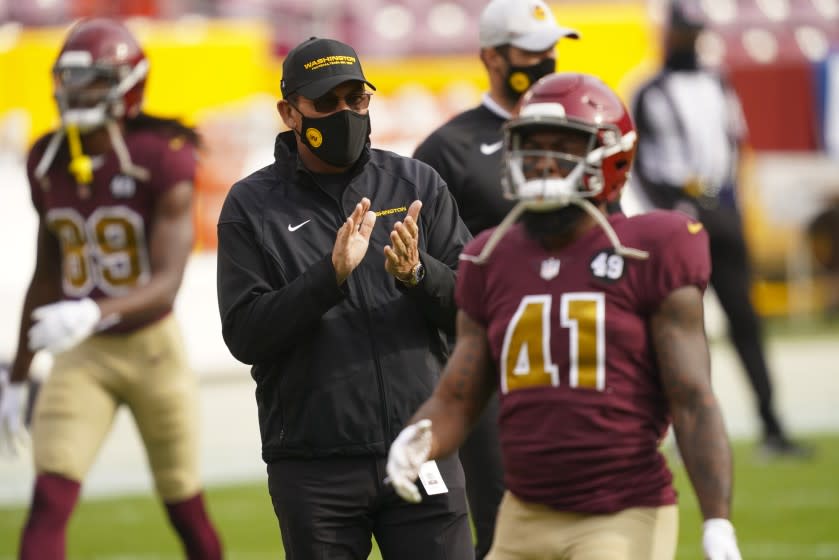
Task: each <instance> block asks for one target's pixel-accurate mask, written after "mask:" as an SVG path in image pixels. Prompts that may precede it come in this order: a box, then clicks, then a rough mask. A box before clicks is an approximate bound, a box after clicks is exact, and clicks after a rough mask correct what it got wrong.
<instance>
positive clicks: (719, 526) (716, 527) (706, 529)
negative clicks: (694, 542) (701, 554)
mask: <svg viewBox="0 0 839 560" xmlns="http://www.w3.org/2000/svg"><path fill="white" fill-rule="evenodd" d="M702 550H703V551H705V558H706V559H707V560H742V558H743V557H742V556H740V550H739V549H738V548H737V537H736V536H735V535H734V525H732V524H731V521H729V520H728V519H722V518H714V519H707V520H705V523H703V524H702Z"/></svg>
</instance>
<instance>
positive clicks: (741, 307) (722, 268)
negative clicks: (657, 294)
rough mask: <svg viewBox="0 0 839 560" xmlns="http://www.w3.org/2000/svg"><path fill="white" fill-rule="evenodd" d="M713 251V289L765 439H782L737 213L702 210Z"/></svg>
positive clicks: (730, 210)
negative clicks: (774, 437) (753, 303)
mask: <svg viewBox="0 0 839 560" xmlns="http://www.w3.org/2000/svg"><path fill="white" fill-rule="evenodd" d="M699 219H700V220H701V221H702V223H703V224H704V225H705V228H706V229H707V230H708V235H709V238H710V248H711V266H712V267H713V268H712V270H711V285H712V286H713V288H714V291H715V292H716V294H717V297H718V299H719V301H720V305H721V306H722V308H723V311H724V312H725V315H726V317H727V318H728V325H729V335H730V337H731V342H732V344H733V345H734V348H735V349H736V350H737V354H738V356H739V357H740V361H741V362H742V364H743V367H744V369H745V370H746V373H747V374H748V377H749V382H750V383H751V386H752V390H753V391H754V394H755V398H756V400H757V406H758V412H759V414H760V419H761V421H762V423H763V432H764V435H780V434H781V432H782V429H781V426H780V423H779V421H778V418H777V416H776V414H775V410H774V407H773V404H772V383H771V381H770V378H769V371H768V368H767V366H766V356H765V352H764V348H763V335H762V332H761V331H762V329H761V322H760V319H759V317H758V315H757V313H756V312H755V309H754V306H753V305H752V300H751V293H750V290H749V286H750V285H751V267H750V266H749V255H748V251H747V248H746V241H745V239H744V237H743V224H742V221H741V219H740V214H739V213H738V212H737V210H736V209H734V208H730V207H720V208H717V209H714V210H704V209H703V210H700V213H699Z"/></svg>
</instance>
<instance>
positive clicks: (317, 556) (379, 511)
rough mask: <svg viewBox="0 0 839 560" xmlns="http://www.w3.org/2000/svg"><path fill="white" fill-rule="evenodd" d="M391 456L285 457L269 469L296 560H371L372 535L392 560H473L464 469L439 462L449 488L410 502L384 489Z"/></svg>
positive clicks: (289, 552)
mask: <svg viewBox="0 0 839 560" xmlns="http://www.w3.org/2000/svg"><path fill="white" fill-rule="evenodd" d="M385 464H386V459H385V458H376V457H346V458H329V459H316V460H295V459H286V460H281V461H275V462H272V463H270V464H269V465H268V490H269V492H270V494H271V501H272V503H273V505H274V512H275V513H276V515H277V519H278V520H279V524H280V532H281V533H282V538H283V547H284V548H285V554H286V558H288V559H289V560H350V559H352V560H364V559H366V558H367V557H368V555H369V554H370V550H371V548H372V544H371V535H372V536H375V537H376V542H377V543H378V545H379V549H380V550H381V553H382V558H384V559H385V560H397V559H398V560H414V559H415V560H438V559H439V560H460V559H466V560H469V559H471V558H473V550H472V533H471V531H470V528H469V519H468V515H467V511H466V491H465V488H464V477H463V470H462V468H461V466H460V461H458V459H457V457H456V456H451V457H447V458H446V459H443V460H439V461H437V464H438V466H439V468H440V473H441V474H442V476H443V480H444V481H445V483H446V486H447V487H448V489H449V491H448V493H445V494H437V495H434V496H428V495H426V494H425V491H424V490H422V485H421V484H419V483H418V486H419V487H420V492H421V493H422V496H423V498H422V502H421V503H419V504H410V503H408V502H405V501H404V500H402V498H400V497H399V496H398V495H396V493H395V492H394V491H393V488H391V487H390V486H388V485H385V484H384V483H383V482H382V481H383V480H384V478H385V476H386V474H385Z"/></svg>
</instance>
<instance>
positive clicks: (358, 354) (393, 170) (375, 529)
mask: <svg viewBox="0 0 839 560" xmlns="http://www.w3.org/2000/svg"><path fill="white" fill-rule="evenodd" d="M368 87H369V88H372V89H375V88H374V87H373V85H372V84H371V83H370V82H369V81H368V80H367V78H366V77H365V76H364V73H363V71H362V68H361V63H360V61H359V59H358V55H357V53H356V52H355V50H354V49H353V48H352V47H350V46H349V45H347V44H344V43H342V42H340V41H335V40H332V39H325V38H316V37H312V38H310V39H308V40H306V41H304V42H302V43H300V44H299V45H297V46H296V47H295V48H294V49H292V50H291V52H289V54H288V56H287V57H286V59H285V60H284V61H283V76H282V82H281V86H280V89H281V91H282V96H283V98H282V99H281V100H280V101H279V102H278V103H277V110H278V112H279V114H280V116H281V117H282V119H283V122H284V123H285V125H286V126H287V127H288V128H289V129H290V130H288V131H286V132H282V133H280V134H279V135H278V136H277V138H276V142H275V145H274V158H275V161H274V163H272V164H271V165H269V166H267V167H265V168H263V169H261V170H259V171H257V172H255V173H253V174H251V175H249V176H248V177H245V178H244V179H242V180H241V181H239V182H237V183H236V184H235V185H233V187H232V189H231V190H230V192H229V194H228V196H227V198H226V200H225V202H224V206H223V208H222V211H221V216H220V217H219V224H218V240H219V248H218V298H219V310H220V314H221V322H222V334H223V335H224V340H225V343H226V344H227V346H228V348H229V349H230V352H231V353H232V354H233V356H234V357H236V358H237V359H238V360H240V361H242V362H244V363H247V364H252V365H253V367H252V369H251V374H252V376H253V378H254V380H255V381H256V402H257V407H258V410H259V424H260V432H261V436H262V458H263V460H264V461H265V462H266V463H267V465H268V468H267V470H268V491H269V493H270V495H271V501H272V503H273V505H274V512H275V514H276V516H277V519H278V521H279V525H280V532H281V534H282V539H283V546H284V548H285V552H286V554H287V555H288V557H289V558H294V559H295V560H320V559H323V558H330V559H357V560H362V559H366V558H367V557H368V555H369V553H370V550H371V546H372V545H371V535H372V536H375V538H376V542H377V543H378V545H379V549H380V551H381V553H382V556H383V557H384V558H385V559H400V560H411V559H416V560H434V559H439V560H443V559H469V558H472V557H473V549H472V534H471V531H470V527H469V518H468V513H467V505H466V489H465V482H464V475H463V469H462V467H461V465H460V461H459V460H458V458H457V455H456V454H451V456H448V457H440V458H439V461H438V462H437V463H429V464H428V465H426V467H425V469H426V470H425V471H424V473H425V478H424V482H425V485H424V489H425V494H426V500H425V502H424V503H423V506H422V507H419V508H411V507H407V505H406V504H405V503H404V502H403V501H402V500H401V499H400V498H399V497H398V496H397V495H396V493H395V492H394V491H393V489H392V488H391V487H390V486H389V485H387V484H386V483H385V482H384V478H385V461H386V457H387V449H388V447H389V446H390V443H391V442H392V441H393V439H394V438H395V437H396V435H397V434H398V433H399V430H401V429H402V427H403V426H404V425H405V423H406V421H407V420H408V418H409V417H410V415H411V414H412V413H413V411H414V410H415V409H416V407H417V406H419V404H420V403H421V402H423V401H424V400H425V399H426V398H428V396H429V395H430V394H431V392H432V390H433V389H434V386H435V385H436V384H437V381H438V380H439V376H440V372H441V371H442V369H443V365H444V364H445V362H446V359H447V357H448V354H449V352H448V347H447V345H446V338H445V337H446V334H450V333H453V331H454V318H455V313H456V309H455V305H454V283H455V269H456V267H457V262H458V255H459V254H460V252H461V250H462V249H463V245H464V244H465V243H466V242H467V241H468V240H469V239H470V238H471V236H470V235H469V231H468V230H467V229H466V226H465V225H464V224H463V222H462V220H461V219H460V218H459V217H458V215H457V208H456V206H455V203H454V200H453V199H452V196H451V194H450V193H449V191H448V189H447V188H446V184H445V183H444V182H443V180H442V179H441V178H440V176H439V175H438V174H437V173H436V172H435V171H434V170H433V169H431V168H430V167H429V166H427V165H425V164H424V163H421V162H419V161H417V160H414V159H411V158H406V157H402V156H398V155H396V154H394V153H392V152H387V151H383V150H378V149H374V148H372V147H371V146H370V141H369V137H370V130H371V128H370V112H369V111H370V108H369V105H370V98H371V96H372V92H371V91H368V89H367V88H368Z"/></svg>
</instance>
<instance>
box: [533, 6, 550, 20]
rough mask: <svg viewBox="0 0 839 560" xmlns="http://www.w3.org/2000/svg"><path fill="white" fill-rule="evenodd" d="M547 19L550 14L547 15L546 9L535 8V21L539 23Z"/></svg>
mask: <svg viewBox="0 0 839 560" xmlns="http://www.w3.org/2000/svg"><path fill="white" fill-rule="evenodd" d="M546 17H548V14H546V13H545V10H544V8H542V6H533V19H535V20H538V21H544V20H545V18H546Z"/></svg>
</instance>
